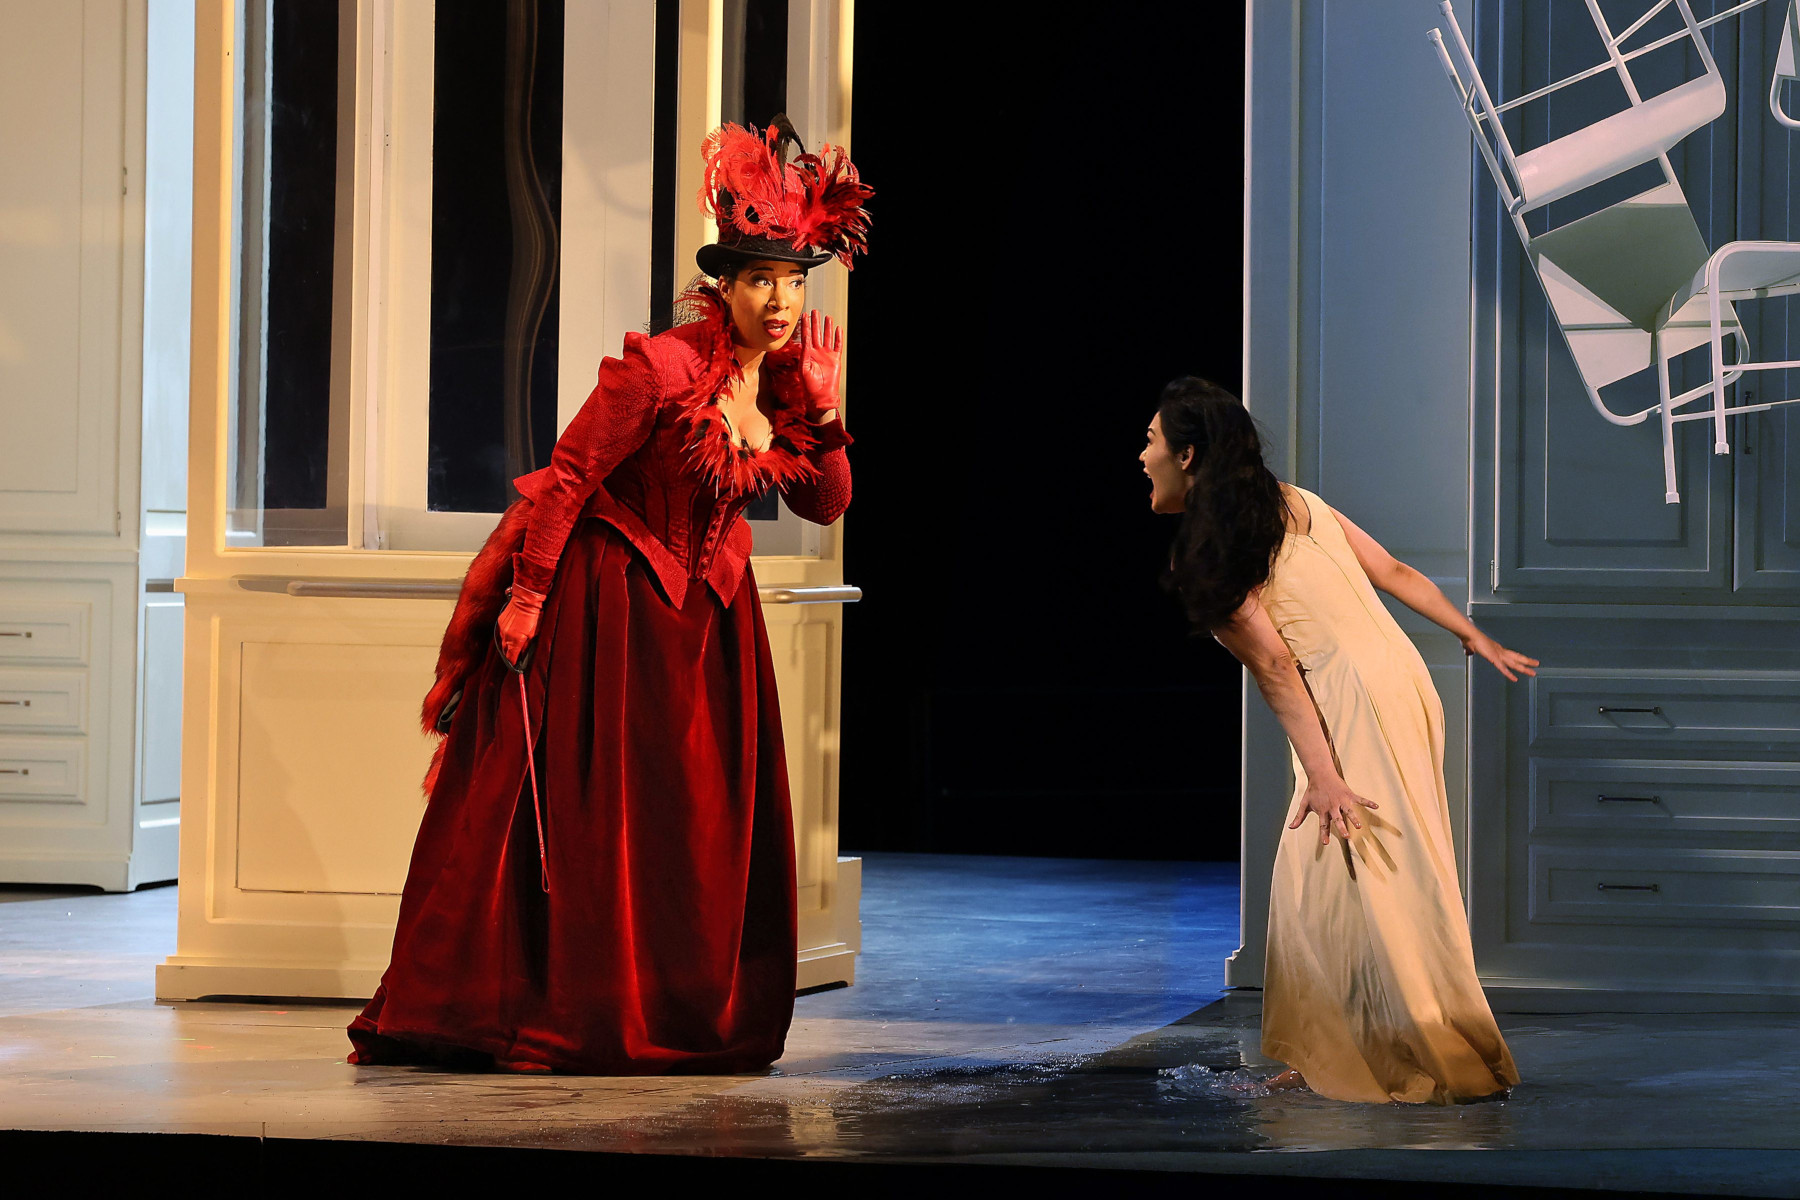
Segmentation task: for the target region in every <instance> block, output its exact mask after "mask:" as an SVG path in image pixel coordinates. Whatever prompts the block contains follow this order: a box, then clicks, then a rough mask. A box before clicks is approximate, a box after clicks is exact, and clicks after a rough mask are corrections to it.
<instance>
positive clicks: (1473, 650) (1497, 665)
mask: <svg viewBox="0 0 1800 1200" xmlns="http://www.w3.org/2000/svg"><path fill="white" fill-rule="evenodd" d="M1463 653H1464V654H1468V655H1479V656H1480V657H1482V658H1485V659H1487V660H1488V661H1489V662H1490V663H1492V664H1494V670H1496V671H1498V672H1500V673H1501V674H1502V675H1504V676H1506V677H1507V678H1508V679H1510V680H1511V681H1512V682H1514V683H1517V682H1519V676H1520V675H1536V674H1537V670H1536V668H1537V665H1538V660H1537V659H1535V658H1527V657H1526V656H1525V655H1523V654H1520V653H1519V652H1518V651H1517V650H1508V649H1507V648H1506V647H1505V646H1502V645H1501V644H1500V643H1499V642H1496V641H1495V640H1494V639H1493V638H1491V637H1489V636H1488V635H1487V634H1485V633H1478V634H1476V635H1475V636H1474V637H1467V638H1464V639H1463Z"/></svg>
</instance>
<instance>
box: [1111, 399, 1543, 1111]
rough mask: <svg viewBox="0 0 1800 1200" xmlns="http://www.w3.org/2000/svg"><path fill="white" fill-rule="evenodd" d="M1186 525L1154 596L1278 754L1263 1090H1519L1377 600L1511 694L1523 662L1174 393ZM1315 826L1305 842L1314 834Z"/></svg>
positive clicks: (1343, 1095)
mask: <svg viewBox="0 0 1800 1200" xmlns="http://www.w3.org/2000/svg"><path fill="white" fill-rule="evenodd" d="M1142 459H1143V462H1144V466H1145V472H1146V474H1148V475H1149V476H1150V479H1151V482H1152V506H1153V507H1154V508H1156V510H1157V511H1159V512H1170V513H1181V514H1183V523H1182V530H1181V532H1180V533H1178V534H1177V537H1176V542H1175V548H1174V552H1173V554H1172V556H1171V566H1170V572H1169V582H1170V584H1171V586H1172V588H1173V590H1175V591H1177V592H1178V593H1179V594H1180V596H1181V598H1182V600H1183V602H1184V605H1185V607H1186V608H1187V610H1188V615H1189V617H1190V619H1193V620H1194V621H1195V623H1196V625H1197V627H1198V628H1201V629H1210V630H1211V631H1212V632H1213V633H1214V635H1215V636H1216V637H1217V638H1218V639H1219V641H1220V642H1221V643H1223V644H1224V645H1225V647H1226V648H1227V649H1229V650H1230V651H1231V652H1232V653H1233V654H1235V655H1236V656H1237V657H1238V659H1239V660H1240V661H1242V662H1243V663H1244V664H1245V666H1246V667H1248V668H1249V670H1250V672H1251V674H1252V676H1253V677H1254V678H1255V679H1256V681H1257V684H1258V687H1259V688H1260V689H1261V690H1262V693H1263V695H1264V698H1265V699H1267V700H1268V702H1269V705H1270V707H1271V709H1273V710H1274V712H1275V714H1276V716H1277V717H1278V718H1280V719H1281V722H1282V725H1283V728H1284V729H1285V730H1286V731H1287V733H1288V737H1289V740H1290V742H1291V743H1292V746H1293V750H1294V764H1295V767H1294V775H1295V790H1294V799H1293V803H1292V805H1291V806H1290V809H1289V812H1290V815H1291V817H1292V819H1291V821H1290V822H1289V823H1288V826H1287V828H1286V830H1285V831H1284V833H1283V835H1282V840H1281V846H1280V849H1279V851H1278V852H1277V854H1276V858H1275V872H1274V879H1273V883H1272V886H1271V892H1270V898H1269V938H1268V957H1267V966H1266V968H1265V972H1264V985H1263V1027H1262V1033H1263V1052H1264V1053H1265V1054H1267V1055H1268V1056H1269V1057H1271V1058H1274V1059H1277V1060H1279V1061H1281V1062H1284V1063H1286V1064H1288V1067H1289V1068H1290V1069H1289V1070H1288V1071H1286V1072H1284V1073H1283V1074H1281V1075H1279V1076H1277V1077H1276V1078H1275V1079H1274V1080H1271V1081H1270V1086H1272V1087H1282V1086H1300V1085H1302V1084H1303V1085H1304V1086H1307V1087H1310V1088H1311V1089H1312V1090H1314V1091H1316V1092H1318V1093H1319V1094H1321V1095H1324V1096H1329V1097H1331V1098H1333V1099H1337V1100H1352V1101H1364V1102H1372V1103H1382V1102H1388V1101H1408V1102H1415V1103H1416V1102H1436V1103H1451V1102H1455V1101H1458V1100H1470V1099H1476V1098H1479V1097H1482V1096H1490V1095H1493V1094H1495V1093H1498V1092H1503V1091H1504V1090H1505V1089H1507V1088H1509V1087H1511V1086H1513V1085H1514V1084H1516V1083H1517V1082H1518V1081H1519V1075H1518V1072H1517V1070H1516V1069H1515V1068H1514V1066H1513V1061H1512V1056H1511V1054H1510V1053H1509V1052H1508V1050H1507V1048H1506V1043H1505V1041H1504V1040H1503V1039H1502V1038H1501V1036H1500V1030H1499V1028H1498V1026H1497V1025H1496V1024H1495V1022H1494V1018H1493V1014H1492V1013H1491V1012H1490V1011H1489V1009H1488V1005H1487V1000H1486V998H1485V997H1484V996H1483V994H1482V991H1481V984H1480V983H1479V981H1478V980H1477V979H1476V977H1475V961H1474V955H1473V953H1472V951H1471V949H1470V945H1469V930H1468V924H1467V922H1466V920H1465V918H1464V915H1463V905H1462V897H1461V893H1460V891H1459V889H1458V885H1457V874H1456V862H1455V857H1454V854H1453V852H1452V847H1451V840H1450V813H1449V806H1448V803H1447V800H1446V797H1445V792H1444V712H1443V705H1442V703H1441V702H1440V701H1439V699H1438V695H1437V691H1436V689H1435V688H1434V687H1433V686H1432V682H1431V676H1430V674H1429V672H1428V671H1427V669H1426V667H1425V663H1424V660H1423V659H1421V658H1420V657H1419V653H1418V651H1417V650H1416V649H1415V648H1414V647H1413V645H1412V642H1411V641H1410V640H1409V639H1408V638H1407V636H1406V634H1405V633H1404V632H1402V631H1401V629H1400V626H1399V625H1398V624H1397V623H1396V622H1395V621H1394V618H1393V617H1392V615H1390V614H1389V612H1388V610H1387V609H1386V607H1385V606H1384V605H1383V604H1382V602H1381V600H1380V598H1379V597H1378V596H1377V595H1376V588H1377V587H1379V588H1381V589H1382V590H1384V591H1386V592H1388V593H1389V594H1390V595H1392V596H1394V597H1395V598H1396V599H1398V600H1400V601H1401V602H1402V603H1405V604H1406V605H1407V606H1408V607H1410V608H1413V609H1414V610H1416V611H1418V612H1419V613H1421V614H1422V615H1424V616H1426V617H1428V618H1429V619H1431V620H1433V621H1435V622H1436V623H1437V624H1439V625H1442V626H1443V627H1444V628H1446V629H1448V630H1449V631H1450V632H1452V633H1454V634H1456V635H1457V636H1458V637H1459V638H1460V639H1461V640H1462V643H1463V645H1464V647H1465V649H1466V650H1467V651H1468V652H1469V653H1470V654H1472V655H1478V656H1480V657H1482V658H1485V659H1487V660H1488V661H1489V662H1491V663H1493V665H1494V666H1495V667H1496V668H1497V669H1498V670H1500V671H1501V672H1502V673H1503V674H1505V675H1506V677H1507V678H1508V679H1516V678H1517V676H1518V674H1519V673H1524V674H1531V673H1533V672H1532V668H1533V667H1534V666H1536V665H1537V664H1536V661H1535V660H1533V659H1529V658H1526V657H1525V656H1524V655H1522V654H1518V653H1517V652H1515V651H1511V650H1507V649H1506V648H1505V647H1503V646H1500V645H1499V644H1498V643H1496V642H1494V641H1493V639H1491V638H1488V637H1487V636H1486V635H1484V634H1482V633H1481V631H1480V630H1478V629H1476V628H1475V626H1474V624H1473V623H1471V622H1470V621H1469V619H1468V618H1467V617H1466V616H1465V615H1463V614H1462V613H1461V612H1460V611H1458V610H1457V609H1456V608H1455V607H1454V606H1453V605H1452V604H1451V603H1450V602H1449V600H1448V599H1447V598H1445V596H1444V594H1443V593H1442V592H1441V591H1439V590H1438V588H1437V587H1436V585H1434V584H1433V583H1432V582H1431V581H1430V580H1429V579H1427V578H1425V576H1423V575H1421V574H1420V573H1419V572H1417V571H1416V570H1414V569H1413V568H1411V567H1409V566H1407V565H1405V564H1404V563H1401V562H1399V561H1398V560H1396V559H1394V558H1393V557H1392V556H1391V555H1389V554H1388V553H1387V552H1386V551H1385V550H1383V549H1382V548H1381V547H1380V545H1378V544H1377V543H1376V542H1375V541H1374V539H1372V538H1370V537H1369V536H1368V535H1367V534H1366V533H1363V532H1362V531H1361V530H1360V529H1358V528H1357V527H1356V526H1355V525H1353V524H1351V523H1350V522H1349V521H1348V520H1346V519H1345V518H1343V517H1342V516H1341V515H1339V514H1338V513H1336V512H1334V511H1333V510H1332V509H1331V508H1330V507H1329V506H1328V505H1326V503H1325V502H1324V501H1323V500H1321V499H1319V498H1318V497H1317V496H1315V495H1313V494H1312V493H1310V492H1305V491H1302V490H1300V489H1298V488H1291V487H1286V486H1284V485H1282V484H1280V483H1278V482H1277V481H1276V480H1275V478H1274V476H1273V475H1271V474H1270V473H1269V472H1268V470H1267V468H1266V467H1265V466H1264V465H1263V463H1262V458H1261V449H1260V445H1259V444H1258V441H1257V438H1256V433H1255V427H1254V425H1253V424H1252V423H1251V421H1250V418H1249V414H1248V413H1247V412H1245V410H1244V408H1243V405H1242V404H1241V403H1240V402H1239V401H1238V400H1237V399H1236V398H1235V397H1233V396H1231V395H1230V394H1229V393H1227V392H1224V391H1223V390H1222V389H1219V388H1216V387H1214V386H1212V385H1210V384H1207V383H1205V382H1204V381H1201V380H1196V379H1181V380H1176V381H1175V382H1174V383H1171V384H1170V385H1169V387H1168V388H1167V389H1165V391H1164V394H1163V401H1162V404H1161V406H1160V407H1159V409H1158V412H1157V416H1156V418H1154V419H1153V420H1152V422H1151V426H1150V430H1149V435H1148V439H1147V444H1146V447H1145V450H1144V453H1143V455H1142ZM1312 817H1316V818H1317V824H1316V825H1315V824H1314V823H1313V822H1312V821H1311V820H1309V818H1312Z"/></svg>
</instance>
